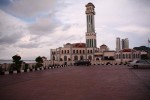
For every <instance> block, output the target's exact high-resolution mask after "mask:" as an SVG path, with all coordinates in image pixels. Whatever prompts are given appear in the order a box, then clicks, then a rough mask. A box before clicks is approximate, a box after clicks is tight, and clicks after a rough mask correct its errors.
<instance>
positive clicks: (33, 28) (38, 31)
mask: <svg viewBox="0 0 150 100" xmlns="http://www.w3.org/2000/svg"><path fill="white" fill-rule="evenodd" d="M60 25H61V22H59V20H58V19H57V18H56V17H55V16H54V15H49V16H45V17H40V18H37V19H36V22H35V23H32V24H30V25H29V30H30V32H31V34H34V35H41V36H44V35H46V34H51V33H53V31H54V30H55V28H57V27H58V26H60Z"/></svg>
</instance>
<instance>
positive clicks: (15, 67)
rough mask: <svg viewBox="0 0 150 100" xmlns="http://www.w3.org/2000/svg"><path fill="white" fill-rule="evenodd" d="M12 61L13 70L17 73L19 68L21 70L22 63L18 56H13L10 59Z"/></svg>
mask: <svg viewBox="0 0 150 100" xmlns="http://www.w3.org/2000/svg"><path fill="white" fill-rule="evenodd" d="M12 59H13V62H14V64H13V65H12V67H13V70H17V71H19V70H20V68H21V64H22V62H23V61H22V60H21V57H20V56H19V55H14V56H13V57H12Z"/></svg>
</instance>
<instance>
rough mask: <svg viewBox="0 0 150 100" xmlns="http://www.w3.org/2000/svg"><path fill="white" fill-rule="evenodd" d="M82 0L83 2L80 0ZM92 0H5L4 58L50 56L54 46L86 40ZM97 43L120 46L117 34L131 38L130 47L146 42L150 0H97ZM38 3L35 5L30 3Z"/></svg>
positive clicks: (0, 12)
mask: <svg viewBox="0 0 150 100" xmlns="http://www.w3.org/2000/svg"><path fill="white" fill-rule="evenodd" d="M77 2H79V3H77ZM89 2H90V1H89V0H84V1H81V0H77V1H73V0H63V1H62V0H42V1H38V2H37V1H36V0H32V1H30V0H20V1H18V0H1V1H0V23H1V24H0V25H1V27H0V49H1V51H0V55H1V57H0V59H6V60H7V59H10V58H12V56H14V55H15V54H19V55H20V56H21V58H22V59H29V60H33V59H35V58H36V57H38V56H45V57H47V58H48V59H50V49H54V48H58V47H63V45H64V44H66V43H79V42H83V43H85V33H86V14H85V5H86V4H87V3H89ZM92 3H93V4H94V5H95V12H96V15H95V28H96V30H95V31H96V34H97V47H99V46H100V45H102V44H106V45H107V46H108V47H109V48H110V50H115V48H116V38H117V37H120V38H121V39H124V38H128V39H129V48H133V47H140V46H146V47H148V45H147V43H148V39H149V38H150V37H149V34H150V20H149V17H150V6H149V5H150V1H149V0H142V1H140V0H132V1H131V0H118V1H117V2H115V0H101V1H98V0H93V1H92ZM31 4H34V7H33V6H32V7H30V5H31Z"/></svg>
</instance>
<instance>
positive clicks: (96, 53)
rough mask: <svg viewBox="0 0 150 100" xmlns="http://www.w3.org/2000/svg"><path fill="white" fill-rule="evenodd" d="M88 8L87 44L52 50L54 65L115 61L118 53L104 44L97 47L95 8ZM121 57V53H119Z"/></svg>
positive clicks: (73, 44) (90, 6)
mask: <svg viewBox="0 0 150 100" xmlns="http://www.w3.org/2000/svg"><path fill="white" fill-rule="evenodd" d="M85 7H86V11H85V14H86V27H87V30H86V33H85V40H86V43H66V44H64V46H63V47H59V48H56V49H51V50H50V57H51V61H53V64H54V63H56V62H57V63H59V64H61V63H67V64H73V63H74V62H75V61H77V60H83V59H89V60H91V62H93V63H94V62H95V61H101V60H108V59H110V60H114V59H115V58H116V51H110V50H109V48H108V47H107V46H106V45H105V44H103V45H101V46H100V47H99V48H98V47H97V40H96V33H95V18H94V16H95V6H94V5H93V4H92V3H88V4H87V5H85ZM117 55H119V53H117Z"/></svg>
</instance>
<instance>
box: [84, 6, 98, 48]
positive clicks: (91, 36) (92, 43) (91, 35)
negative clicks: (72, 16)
mask: <svg viewBox="0 0 150 100" xmlns="http://www.w3.org/2000/svg"><path fill="white" fill-rule="evenodd" d="M85 7H86V11H85V13H86V21H87V32H86V47H87V48H93V47H96V33H95V21H94V15H95V11H94V8H95V6H94V5H93V4H92V3H88V4H87V5H86V6H85Z"/></svg>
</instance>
